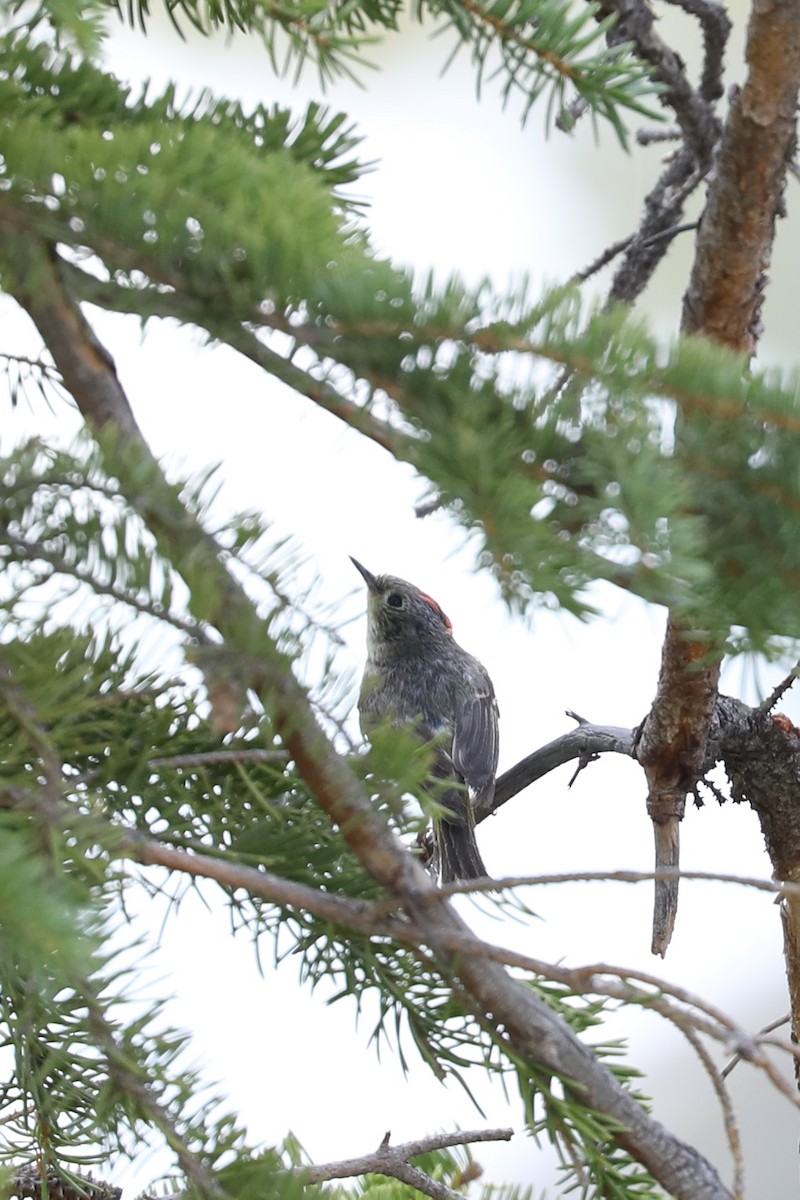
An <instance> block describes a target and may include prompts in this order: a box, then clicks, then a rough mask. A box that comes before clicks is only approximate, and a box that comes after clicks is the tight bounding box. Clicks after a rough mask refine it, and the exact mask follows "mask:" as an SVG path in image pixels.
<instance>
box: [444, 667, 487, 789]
mask: <svg viewBox="0 0 800 1200" xmlns="http://www.w3.org/2000/svg"><path fill="white" fill-rule="evenodd" d="M497 754H498V738H497V701H496V700H495V697H494V688H493V687H492V684H491V681H490V680H489V678H488V676H486V677H485V679H482V680H481V686H480V687H479V688H478V689H477V690H476V691H475V692H473V693H472V695H468V696H460V697H459V698H458V699H457V702H456V711H455V727H454V731H453V749H452V759H453V765H454V766H455V768H456V770H457V771H458V773H459V775H461V777H462V778H463V779H464V780H465V782H466V784H467V787H468V788H469V793H470V797H471V798H472V799H473V800H478V799H484V798H486V797H487V796H490V795H491V793H492V791H493V790H494V777H495V771H496V770H497Z"/></svg>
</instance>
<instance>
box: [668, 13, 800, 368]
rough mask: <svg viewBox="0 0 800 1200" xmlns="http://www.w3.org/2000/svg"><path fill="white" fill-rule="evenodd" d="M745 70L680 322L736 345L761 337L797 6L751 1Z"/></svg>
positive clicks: (793, 83) (798, 66) (797, 39)
mask: <svg viewBox="0 0 800 1200" xmlns="http://www.w3.org/2000/svg"><path fill="white" fill-rule="evenodd" d="M746 57H747V63H748V66H749V74H748V78H747V81H746V83H745V84H744V86H743V87H742V89H741V91H739V92H738V93H737V94H736V95H735V96H734V99H733V103H732V104H731V109H730V114H729V116H728V119H727V122H726V124H725V129H724V132H723V137H722V141H721V143H720V146H719V150H718V153H717V157H716V163H715V173H714V180H713V183H712V185H711V186H710V188H709V192H708V201H707V204H706V209H705V212H704V214H703V220H702V222H701V225H700V231H699V233H698V237H697V254H696V256H695V261H694V267H693V270H692V276H691V280H690V283H689V287H688V289H687V292H686V295H685V297H684V304H683V329H684V331H685V332H687V333H701V334H703V335H705V336H706V337H710V338H713V339H714V341H717V342H721V343H723V344H724V345H726V346H731V347H732V348H733V349H737V350H745V351H747V352H752V351H753V350H754V349H755V346H756V343H757V341H758V337H759V334H760V332H761V328H760V313H761V303H762V299H763V291H764V284H765V279H766V276H765V272H766V269H767V266H768V264H769V261H770V257H771V254H772V244H773V241H774V237H775V219H776V217H777V216H778V215H779V214H780V213H781V211H782V198H783V189H784V181H785V178H786V171H787V167H788V164H789V162H790V160H791V158H792V156H793V154H794V147H795V119H796V109H797V93H798V81H799V80H800V5H798V4H797V0H760V2H759V3H757V4H754V5H753V10H752V14H751V18H750V25H749V30H748V37H747V48H746Z"/></svg>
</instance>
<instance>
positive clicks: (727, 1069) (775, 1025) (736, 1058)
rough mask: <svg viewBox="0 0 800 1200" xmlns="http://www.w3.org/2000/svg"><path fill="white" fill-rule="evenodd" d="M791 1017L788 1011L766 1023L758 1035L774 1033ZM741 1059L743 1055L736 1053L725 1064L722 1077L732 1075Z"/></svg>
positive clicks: (786, 1023) (725, 1077)
mask: <svg viewBox="0 0 800 1200" xmlns="http://www.w3.org/2000/svg"><path fill="white" fill-rule="evenodd" d="M791 1019H792V1014H791V1013H787V1014H786V1016H784V1017H778V1019H777V1021H770V1023H769V1025H765V1026H764V1027H763V1028H762V1029H759V1031H758V1034H757V1036H758V1037H759V1038H761V1037H762V1035H763V1034H766V1033H774V1031H775V1030H776V1029H780V1027H781V1025H788V1024H789V1022H790V1021H791ZM741 1061H742V1055H741V1054H734V1055H733V1057H732V1058H731V1060H730V1061H729V1062H727V1063H726V1064H725V1066H724V1067H723V1068H722V1072H721V1074H722V1078H723V1079H727V1078H728V1076H729V1075H730V1073H731V1071H732V1070H733V1068H734V1067H735V1066H736V1065H737V1063H740V1062H741Z"/></svg>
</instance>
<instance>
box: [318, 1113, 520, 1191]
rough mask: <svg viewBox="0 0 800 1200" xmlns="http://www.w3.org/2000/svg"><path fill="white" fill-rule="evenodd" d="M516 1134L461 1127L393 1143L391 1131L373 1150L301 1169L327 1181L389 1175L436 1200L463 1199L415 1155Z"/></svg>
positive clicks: (508, 1131)
mask: <svg viewBox="0 0 800 1200" xmlns="http://www.w3.org/2000/svg"><path fill="white" fill-rule="evenodd" d="M513 1136H514V1131H513V1129H475V1130H464V1131H462V1130H459V1131H458V1132H456V1133H440V1134H433V1135H432V1136H430V1137H425V1138H418V1139H417V1140H416V1141H413V1142H402V1143H401V1144H400V1145H397V1146H392V1145H390V1143H389V1134H388V1133H387V1134H386V1136H385V1137H384V1139H383V1141H382V1142H381V1144H380V1146H378V1148H377V1150H373V1151H372V1152H371V1153H369V1154H362V1155H361V1156H360V1157H358V1158H349V1159H343V1160H342V1161H341V1162H330V1163H321V1164H319V1165H315V1166H311V1167H303V1168H301V1169H300V1171H299V1172H298V1173H299V1174H301V1175H302V1176H303V1178H304V1179H306V1180H307V1181H308V1182H309V1183H325V1182H327V1181H328V1180H330V1179H350V1178H352V1177H353V1176H355V1175H386V1176H388V1177H389V1178H390V1179H399V1180H400V1181H401V1182H402V1183H407V1184H410V1185H411V1187H414V1188H416V1189H417V1191H418V1192H422V1194H423V1195H425V1196H431V1197H432V1200H462V1193H461V1192H457V1191H454V1190H453V1189H452V1188H449V1187H447V1186H446V1185H445V1184H443V1183H440V1182H439V1181H438V1180H435V1179H432V1178H431V1177H430V1175H427V1174H426V1173H425V1172H424V1171H422V1170H421V1169H420V1168H419V1167H415V1166H414V1165H413V1164H412V1162H411V1159H412V1158H418V1157H419V1156H420V1155H421V1154H429V1153H430V1152H431V1151H432V1150H445V1149H448V1148H449V1147H451V1146H468V1145H472V1144H474V1143H475V1142H508V1141H510V1140H511V1138H512V1137H513Z"/></svg>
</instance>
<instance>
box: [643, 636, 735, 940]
mask: <svg viewBox="0 0 800 1200" xmlns="http://www.w3.org/2000/svg"><path fill="white" fill-rule="evenodd" d="M708 652H709V646H708V645H707V644H706V643H704V642H702V641H700V640H698V639H697V638H696V637H693V636H692V635H690V634H688V633H686V631H685V630H684V629H683V628H682V627H681V624H680V622H679V621H678V620H676V619H675V618H674V617H670V619H669V621H668V623H667V631H666V634H665V637H664V645H663V648H662V656H661V670H660V673H659V678H658V690H657V692H656V698H655V700H654V701H653V706H652V708H651V710H650V713H649V714H648V716H647V719H646V720H645V722H644V724H643V725H642V729H641V733H640V737H639V743H638V747H637V758H638V759H639V762H640V763H641V764H642V766H643V767H644V771H645V775H646V777H647V786H648V794H647V812H648V815H649V816H650V819H651V820H652V822H653V831H654V834H655V858H656V871H658V870H659V869H661V868H668V869H672V870H675V869H677V868H678V867H679V865H680V834H679V828H680V822H681V820H682V819H683V814H684V810H685V807H686V795H687V793H688V792H689V791H691V790H692V788H693V787H694V785H695V784H696V782H697V780H698V779H699V778H700V776H701V774H702V773H703V764H704V762H705V758H706V745H707V742H708V734H709V727H710V722H711V717H712V714H713V712H714V706H715V703H716V698H717V681H718V678H719V664H718V663H714V664H711V665H708V664H704V662H703V659H704V657H705V656H706V655H707V654H708ZM677 911H678V880H677V877H676V878H674V879H660V880H659V879H657V880H656V884H655V902H654V911H653V941H652V951H653V953H654V954H660V955H662V956H663V955H664V954H665V953H666V950H667V947H668V946H669V943H670V939H671V937H672V931H673V928H674V925H675V917H676V914H677Z"/></svg>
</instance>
